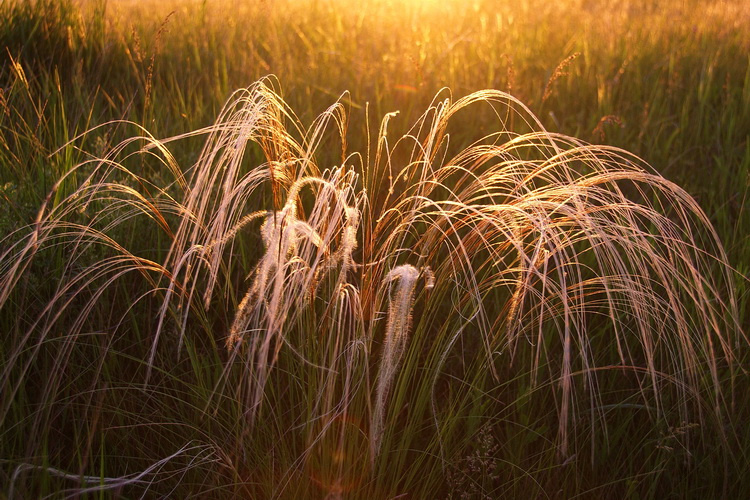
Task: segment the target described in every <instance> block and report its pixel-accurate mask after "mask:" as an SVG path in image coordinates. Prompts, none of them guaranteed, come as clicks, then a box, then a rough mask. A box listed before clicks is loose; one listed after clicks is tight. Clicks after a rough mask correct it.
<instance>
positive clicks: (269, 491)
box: [0, 80, 748, 498]
mask: <svg viewBox="0 0 750 500" xmlns="http://www.w3.org/2000/svg"><path fill="white" fill-rule="evenodd" d="M482 107H484V108H485V111H488V112H489V114H490V115H491V116H493V117H494V118H495V129H494V131H492V132H490V133H489V134H488V135H485V136H483V137H481V136H480V137H477V138H476V140H475V141H474V142H473V143H472V144H471V145H469V146H468V147H455V146H453V145H452V144H451V137H452V134H453V131H452V125H453V122H454V121H455V120H456V118H455V117H456V116H457V115H460V114H461V113H471V112H472V111H473V112H474V113H479V112H480V111H478V108H482ZM467 108H468V109H467ZM392 118H393V115H392V114H391V115H386V117H385V119H384V120H383V121H382V123H381V125H380V127H379V130H378V132H377V134H376V135H375V136H374V137H373V143H372V144H373V145H372V149H371V150H370V149H368V150H365V151H363V152H361V153H360V152H356V153H352V152H350V151H349V150H348V149H347V140H346V138H347V135H346V131H347V126H348V123H347V122H348V116H347V113H346V110H345V107H344V106H343V105H342V103H341V102H340V101H338V102H335V103H334V104H333V105H332V106H331V107H330V108H328V109H327V110H326V111H325V112H324V113H322V114H321V115H320V116H319V117H317V118H316V119H315V120H314V121H313V123H312V124H311V125H310V126H309V127H306V126H304V125H303V124H302V123H301V122H300V121H299V120H298V119H297V118H296V116H295V115H294V113H293V111H292V110H291V109H290V108H289V107H288V106H287V105H286V104H285V102H284V101H283V99H282V98H281V97H280V96H279V95H278V93H277V92H276V91H275V90H274V83H273V80H262V81H260V82H258V83H256V84H255V85H253V86H252V87H250V88H249V89H247V90H241V91H238V92H236V93H235V94H234V95H233V97H232V98H231V99H230V101H229V103H228V104H227V105H226V106H225V108H224V109H223V110H222V112H221V113H220V115H219V118H218V119H217V121H216V123H215V124H214V125H213V126H210V127H207V128H204V129H201V130H198V131H196V132H194V133H188V134H183V135H181V136H177V137H173V138H171V139H167V140H157V139H156V138H154V137H152V136H151V135H149V134H148V133H147V132H146V131H145V130H143V132H142V135H141V136H139V137H134V138H132V139H128V140H126V141H125V142H123V143H121V144H119V145H118V146H116V147H114V148H112V149H111V150H109V151H107V152H106V153H105V154H103V155H101V156H91V157H90V158H89V159H87V160H85V161H82V162H80V163H79V164H77V165H75V166H73V167H72V168H70V169H69V170H68V171H66V172H65V173H64V174H63V175H62V177H61V178H60V179H59V180H58V181H57V182H56V183H55V185H54V187H53V188H52V190H51V191H50V193H49V195H48V196H47V198H46V200H45V201H44V202H43V203H42V205H41V208H40V209H39V211H38V215H37V216H36V218H35V220H34V221H33V223H32V224H30V225H28V226H24V227H22V228H20V229H17V230H16V231H14V232H12V233H11V234H9V235H8V236H6V237H5V238H4V239H3V240H2V242H1V243H0V248H2V254H1V255H0V271H1V273H0V276H1V277H2V278H1V281H0V308H1V310H2V311H3V314H4V316H6V317H10V316H12V317H17V318H19V319H18V320H17V321H16V322H15V323H14V324H13V328H11V329H10V330H9V331H8V333H7V335H6V338H5V340H4V342H3V353H4V354H3V359H4V361H3V365H2V373H1V377H2V378H0V384H1V386H2V391H1V393H2V396H0V422H1V423H2V429H3V433H4V436H7V437H5V438H4V441H5V442H4V445H3V446H4V450H5V453H4V457H5V462H4V467H3V471H4V472H3V473H4V474H6V476H5V478H6V481H4V483H5V484H8V485H9V488H11V493H16V494H21V495H31V496H33V495H39V494H45V493H47V492H50V491H57V492H59V491H63V492H65V493H69V494H77V493H81V492H84V493H87V492H104V491H107V492H111V493H112V494H113V495H115V496H117V495H118V494H120V493H122V494H124V495H131V494H135V493H136V492H139V493H141V492H149V494H176V492H177V491H180V492H181V494H180V496H188V495H190V494H193V495H206V494H212V495H220V496H226V495H229V494H245V495H249V496H251V497H253V496H259V497H264V498H265V497H288V498H302V497H320V496H321V495H328V496H329V497H331V498H334V497H339V498H340V497H344V496H346V497H349V498H365V497H367V498H392V497H394V496H397V495H400V494H405V493H409V494H412V495H414V497H415V498H416V497H425V498H426V497H435V496H439V495H441V494H442V493H445V492H446V491H448V490H449V489H450V488H451V485H450V484H448V483H450V482H453V483H455V482H456V481H457V479H456V476H455V474H456V472H455V471H456V470H461V468H462V464H465V463H467V462H466V459H465V458H463V457H465V456H466V455H462V453H468V455H469V456H471V454H472V453H474V452H473V451H472V450H473V449H474V446H473V445H472V440H473V439H474V436H475V435H476V434H477V433H479V432H480V431H481V432H482V433H483V434H482V435H484V436H488V435H492V436H493V440H494V441H493V443H495V442H496V444H493V446H486V447H485V448H487V449H486V450H484V451H483V453H489V452H490V451H491V452H492V454H493V455H494V456H493V457H483V460H484V461H486V462H487V463H492V464H493V466H492V471H491V474H490V476H488V478H487V480H486V481H484V482H483V483H481V484H486V485H491V488H493V489H492V490H491V491H487V490H486V488H489V487H490V486H483V487H482V494H483V495H489V496H496V495H500V494H512V493H513V491H516V489H518V488H525V489H526V491H529V490H528V488H534V491H537V492H538V494H539V495H542V494H544V493H545V492H546V493H549V492H555V491H558V490H562V491H565V490H566V489H574V488H575V489H578V490H579V491H585V490H586V488H590V487H591V486H590V485H585V484H584V485H582V484H580V483H579V482H580V481H582V478H584V477H589V476H587V475H586V471H587V468H588V467H592V464H594V463H601V464H605V465H612V464H618V463H619V465H615V466H614V469H613V470H609V471H607V475H608V477H609V478H610V480H613V478H614V484H615V486H612V487H613V488H614V489H615V491H619V492H626V491H629V490H627V488H631V489H632V490H637V491H641V490H643V488H641V487H640V486H639V485H638V484H637V483H636V484H634V483H630V482H628V481H630V480H631V479H632V477H633V476H632V474H634V473H635V472H636V471H634V470H632V469H628V468H627V464H626V466H625V467H623V465H622V463H621V459H622V457H623V456H628V457H629V460H630V461H631V462H629V463H633V462H635V461H640V462H641V463H642V464H644V467H648V466H651V467H653V471H654V472H653V474H655V475H657V476H658V475H659V474H660V473H661V471H664V470H666V469H667V465H666V464H667V463H669V461H670V460H672V459H673V457H674V455H675V453H674V449H675V447H676V446H679V447H682V448H683V449H685V450H687V454H686V455H684V456H683V458H684V461H682V462H681V463H680V464H679V465H678V466H677V467H681V468H683V469H684V470H685V471H686V472H687V471H692V472H695V471H701V472H705V471H709V472H710V473H714V474H719V473H721V474H731V473H733V471H736V470H737V467H740V466H741V465H740V464H741V461H739V460H738V459H737V457H736V456H735V455H734V454H733V450H734V446H735V445H734V443H735V442H736V441H737V439H738V436H737V432H738V429H737V427H735V422H734V421H733V417H732V415H733V414H732V412H733V404H734V397H735V393H734V390H733V389H734V386H735V380H736V379H737V377H738V376H742V377H743V379H744V377H745V374H744V373H743V372H742V371H741V356H743V353H744V352H745V349H746V347H747V341H748V339H747V338H746V337H745V335H744V333H743V331H742V327H741V325H740V319H739V318H740V316H739V313H738V310H737V298H736V296H735V291H734V288H733V283H734V276H733V270H732V269H731V267H730V266H729V264H728V261H727V257H726V254H725V252H724V250H723V248H722V245H721V243H720V241H719V238H718V236H717V235H716V233H715V231H714V230H713V228H712V226H711V223H710V222H709V220H708V218H707V217H706V215H705V214H704V212H703V211H702V210H701V209H700V207H699V206H698V204H697V203H696V202H695V200H694V199H693V198H692V197H691V196H690V195H688V193H686V192H685V191H684V190H682V189H681V188H680V187H679V186H677V185H675V184H674V183H672V182H670V181H668V180H666V179H665V178H663V177H662V176H660V175H659V174H657V173H656V172H655V171H653V170H652V169H651V168H650V167H648V166H647V165H646V164H645V163H644V162H643V161H642V160H640V159H639V158H637V157H635V156H633V155H631V154H629V153H627V152H626V151H624V150H622V149H618V148H615V147H607V146H593V145H590V144H587V143H584V142H582V141H580V140H577V139H574V138H572V137H569V136H565V135H561V134H557V133H550V132H548V131H546V130H545V129H544V127H543V126H542V124H541V123H540V122H539V121H538V120H537V119H536V118H535V116H534V115H533V114H532V113H531V112H530V111H529V110H528V109H527V108H526V107H525V106H524V105H523V104H522V103H521V102H520V101H518V100H517V99H515V98H513V97H512V96H510V95H509V94H506V93H504V92H500V91H494V90H487V91H481V92H477V93H473V94H470V95H468V96H466V97H463V98H460V99H458V100H456V101H455V102H454V101H453V100H452V98H451V96H450V94H448V93H447V92H444V93H442V94H440V95H438V97H436V98H435V100H434V101H433V103H432V104H431V105H430V106H429V108H428V109H427V110H426V112H425V113H424V114H423V115H422V116H421V118H419V120H417V122H416V123H415V124H414V125H413V126H412V128H411V129H410V130H409V132H408V133H406V134H404V135H402V136H397V137H396V139H395V140H394V138H393V137H392V136H389V134H388V130H389V122H390V120H391V119H392ZM459 123H462V122H459ZM510 124H514V128H512V129H511V128H509V125H510ZM461 133H463V134H466V133H467V131H466V130H461ZM196 135H205V136H207V137H206V139H205V145H204V147H203V149H202V151H201V153H200V155H199V156H198V158H197V160H196V161H195V162H194V163H192V164H191V165H189V166H186V165H180V164H179V162H178V161H177V160H176V159H175V157H174V156H173V155H172V154H171V153H170V146H171V145H173V144H175V143H177V142H179V141H184V140H189V139H190V138H191V137H194V136H196ZM332 150H335V151H336V156H338V158H339V160H340V161H339V162H338V163H337V164H336V165H332V164H324V163H321V160H320V158H321V156H324V157H325V158H330V157H331V156H330V155H331V151H332ZM259 158H260V159H261V160H260V161H258V159H259ZM155 171H158V172H159V175H156V176H155V175H152V172H155ZM40 272H44V273H45V277H46V279H45V280H44V282H38V283H33V278H32V277H33V276H35V275H36V276H38V275H39V273H40ZM645 424H648V425H645ZM678 427H679V428H680V429H682V431H681V432H680V433H674V432H673V433H670V438H669V439H670V443H672V444H671V445H670V446H669V448H670V450H668V449H667V447H665V446H663V443H664V434H656V433H655V429H657V430H658V429H666V428H678ZM517 429H521V430H522V431H523V432H520V431H517ZM134 436H137V437H138V438H137V439H134ZM651 441H653V445H652V446H651V445H648V443H649V442H651ZM717 442H718V443H720V446H718V447H716V443H717ZM697 451H700V456H701V457H711V459H710V460H708V461H706V460H704V459H701V460H696V459H693V458H691V457H692V456H693V455H692V453H694V452H696V453H697ZM497 463H506V464H510V465H509V467H506V468H505V469H502V470H501V468H499V467H497ZM447 471H450V473H448V472H447ZM591 477H593V478H596V476H595V475H594V476H591ZM657 479H658V477H657ZM593 480H595V479H592V481H593ZM617 482H620V483H621V484H619V485H617ZM649 484H651V485H657V486H656V489H655V490H654V492H652V493H653V494H655V493H656V492H658V491H659V490H660V488H664V487H674V485H673V484H672V483H670V482H669V480H667V481H666V482H660V481H658V480H656V479H655V480H654V481H653V482H650V483H649ZM724 484H725V485H726V484H727V483H726V482H725V483H724ZM648 487H649V486H647V487H646V490H647V489H648ZM682 487H684V488H685V487H687V488H693V487H695V486H694V485H687V486H682ZM182 493H184V494H182ZM451 494H452V493H451ZM553 494H554V493H553ZM443 496H445V495H443Z"/></svg>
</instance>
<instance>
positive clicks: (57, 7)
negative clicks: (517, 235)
mask: <svg viewBox="0 0 750 500" xmlns="http://www.w3.org/2000/svg"><path fill="white" fill-rule="evenodd" d="M0 22H1V23H2V26H3V28H2V29H0V43H1V44H2V46H3V47H4V48H5V50H3V51H2V53H0V61H2V69H1V70H0V87H1V88H2V94H0V108H1V110H2V113H0V117H1V118H0V119H2V122H0V123H1V124H2V134H1V135H0V165H2V170H1V171H0V180H2V182H3V184H7V183H9V182H10V183H12V184H14V185H15V186H19V185H23V184H28V180H29V179H30V178H35V179H37V180H40V179H42V178H46V177H45V176H46V175H50V174H49V173H48V172H47V170H49V164H50V162H49V161H48V160H47V156H48V155H49V153H50V152H52V151H54V150H56V149H57V148H59V147H60V146H62V145H63V144H65V143H66V142H67V141H68V140H69V139H71V138H72V137H74V136H75V135H77V134H79V133H81V132H83V131H84V130H87V129H89V128H91V127H92V126H95V125H98V124H101V123H104V122H107V121H109V120H113V119H128V120H133V121H134V122H137V123H140V124H142V125H143V126H145V127H146V128H147V129H148V130H149V131H150V132H151V133H152V134H154V135H155V136H156V137H166V136H170V135H174V134H178V133H182V132H186V131H189V130H193V129H196V128H199V127H202V126H206V125H209V124H210V123H212V121H213V119H214V118H215V116H216V114H217V112H218V110H219V109H220V108H221V106H222V105H223V103H224V102H225V100H226V99H227V98H228V96H229V95H230V93H231V92H232V91H233V90H235V89H236V88H240V87H245V86H248V85H249V84H251V83H252V82H254V81H256V80H257V79H259V78H260V77H263V76H265V75H269V74H273V75H276V76H277V77H278V80H279V82H280V87H281V91H282V94H283V96H284V98H285V100H286V101H287V102H288V103H289V104H290V105H291V107H292V109H294V110H296V112H297V113H298V114H299V115H300V118H301V119H302V121H303V122H309V121H311V120H312V118H313V117H314V116H316V115H317V114H318V113H319V112H321V111H322V110H324V109H325V108H326V107H328V106H329V105H330V104H331V103H332V102H333V101H334V100H335V99H337V98H339V97H340V96H341V95H342V94H343V93H344V92H347V93H346V94H345V95H344V97H343V100H344V102H346V103H347V105H348V106H349V108H350V112H351V119H350V123H351V126H350V130H349V144H350V149H351V150H353V151H362V150H363V149H365V146H366V126H365V123H366V119H365V118H366V110H367V111H368V112H369V121H370V126H371V127H376V126H377V124H378V123H379V120H380V118H382V116H383V115H384V114H385V113H387V112H390V111H395V110H399V111H400V115H399V117H398V119H397V120H395V121H394V122H392V127H393V129H392V130H393V132H394V134H395V133H399V132H402V131H404V130H406V129H407V128H408V126H409V125H410V124H411V123H413V122H414V120H415V119H416V118H417V116H418V115H419V114H420V113H421V112H422V110H423V109H424V108H425V107H426V105H427V104H429V102H430V101H431V100H432V98H433V97H434V95H435V94H436V93H437V92H438V91H439V90H440V89H441V88H443V87H449V88H450V89H451V91H452V92H453V95H454V96H455V97H460V96H463V95H466V94H467V93H469V92H472V91H475V90H479V89H484V88H495V89H500V90H506V91H508V92H510V93H512V94H513V95H514V96H516V97H518V98H519V99H521V100H522V101H523V102H525V103H526V104H527V105H528V106H529V107H530V108H531V110H532V111H533V112H534V113H535V114H537V115H538V116H539V117H540V118H541V119H542V121H543V123H544V125H545V126H546V127H547V128H548V129H549V130H550V131H553V132H562V133H565V134H569V135H573V136H576V137H579V138H581V139H584V140H587V141H590V142H595V143H606V144H612V145H616V146H620V147H623V148H625V149H628V150H630V151H632V152H634V153H636V154H638V155H640V156H641V157H643V158H644V159H645V160H646V161H648V162H649V163H650V164H651V165H653V166H654V167H655V168H656V169H657V170H658V171H659V172H661V173H662V174H663V175H665V176H666V177H668V178H670V179H671V180H674V181H676V182H678V183H679V184H681V185H682V186H684V187H686V188H687V190H688V191H689V192H690V193H691V194H693V195H694V196H695V197H696V198H697V199H698V200H699V202H700V203H701V205H702V206H703V208H704V209H705V210H706V211H707V213H708V214H709V216H710V217H711V219H712V221H713V222H714V223H715V224H716V225H717V227H718V228H719V230H720V232H721V234H722V237H723V238H724V241H725V244H726V246H727V247H728V250H729V253H730V256H731V257H732V260H733V262H735V263H736V265H739V266H745V267H743V269H742V270H743V271H744V272H745V274H746V272H747V270H748V269H747V265H746V264H745V263H746V262H747V261H748V259H747V258H741V257H747V256H748V253H747V252H748V245H749V243H748V233H749V232H750V222H748V216H747V215H746V214H747V213H748V209H747V195H748V187H749V186H750V177H748V175H749V174H748V172H749V171H750V141H748V134H750V55H749V54H750V5H748V4H747V3H746V2H743V1H741V0H729V1H724V2H701V1H692V0H672V1H667V2H647V1H614V2H609V1H597V0H587V1H584V0H566V1H562V2H546V1H542V0H523V1H520V2H502V1H483V0H475V1H473V2H458V1H454V0H446V1H441V2H437V1H429V0H416V1H414V2H408V3H402V2H397V1H391V0H366V1H364V2H357V3H356V4H355V3H351V2H347V1H344V0H276V1H270V0H263V1H258V2H242V1H235V0H214V1H208V0H206V1H192V2H175V1H170V0H165V1H152V0H146V1H141V2H132V1H124V0H122V1H103V0H102V1H98V0H91V1H87V2H83V3H76V2H72V1H69V0H62V1H56V0H35V1H31V2H13V1H11V2H4V3H3V4H2V6H0ZM493 120H494V117H492V116H491V115H490V114H489V113H488V114H487V116H473V117H466V121H467V123H466V127H467V128H466V130H467V134H466V137H460V136H459V137H456V136H455V134H454V138H453V141H454V142H455V143H456V144H457V145H460V144H461V143H462V141H463V142H466V141H468V140H470V139H472V138H475V137H478V136H479V135H480V134H482V133H484V132H487V131H488V130H487V127H490V126H492V124H493V123H494V122H493ZM125 129H126V127H120V129H119V131H120V132H121V133H123V134H126V133H127V132H128V131H127V130H125ZM115 135H117V129H115V130H114V131H113V130H112V129H111V128H110V129H107V130H103V131H102V132H99V133H91V134H88V135H87V139H86V141H84V143H83V144H81V146H82V147H83V148H86V147H92V146H91V145H92V144H94V143H96V144H97V146H98V147H99V149H103V148H104V147H106V145H107V144H111V143H112V142H113V141H115V140H117V139H118V137H115ZM186 149H188V150H189V149H190V147H187V148H186ZM195 149H198V148H197V147H196V148H195ZM185 154H187V155H188V158H187V159H188V160H189V156H190V153H189V151H188V152H186V153H185ZM193 154H197V152H194V153H193ZM71 155H72V156H71ZM74 157H75V152H74V151H70V152H69V155H68V156H67V157H66V158H64V159H60V158H58V159H54V160H53V161H52V164H53V165H57V166H56V168H57V169H58V170H59V169H62V168H64V166H63V165H60V162H63V163H64V162H65V161H71V160H74V159H75V158H74ZM333 161H335V160H333ZM57 173H59V172H57ZM47 185H48V182H42V183H41V184H40V183H38V182H37V183H35V184H34V186H33V187H28V186H27V188H29V189H32V190H34V191H36V190H37V189H39V191H38V192H36V195H35V197H36V198H39V197H40V196H43V195H44V194H46V192H45V189H44V186H47ZM5 189H6V191H7V190H8V189H9V188H8V187H6V188H5ZM21 189H24V188H21ZM26 196H29V194H27V195H26ZM32 196H33V195H32ZM4 198H5V199H6V203H7V202H8V199H9V198H10V199H13V198H14V197H12V196H9V195H8V194H7V193H6V196H4Z"/></svg>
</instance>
